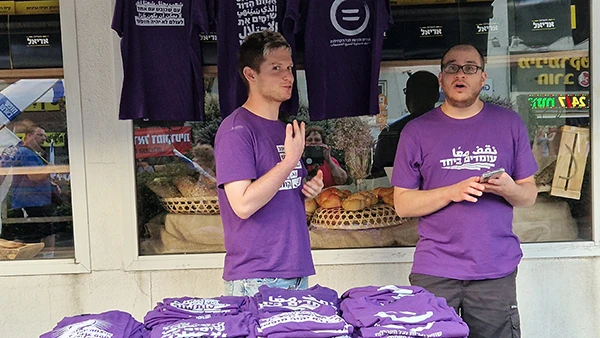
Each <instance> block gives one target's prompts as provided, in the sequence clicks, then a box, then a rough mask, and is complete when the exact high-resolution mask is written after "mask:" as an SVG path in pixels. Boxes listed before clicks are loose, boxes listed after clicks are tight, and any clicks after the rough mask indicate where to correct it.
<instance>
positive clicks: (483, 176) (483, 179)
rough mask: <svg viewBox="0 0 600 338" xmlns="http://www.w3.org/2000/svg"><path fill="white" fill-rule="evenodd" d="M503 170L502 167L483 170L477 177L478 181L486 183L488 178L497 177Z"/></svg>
mask: <svg viewBox="0 0 600 338" xmlns="http://www.w3.org/2000/svg"><path fill="white" fill-rule="evenodd" d="M503 172H504V168H500V169H496V170H492V171H488V172H485V173H483V174H481V177H480V178H479V183H486V182H487V181H489V179H490V178H499V177H500V176H502V173H503Z"/></svg>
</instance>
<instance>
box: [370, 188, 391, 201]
mask: <svg viewBox="0 0 600 338" xmlns="http://www.w3.org/2000/svg"><path fill="white" fill-rule="evenodd" d="M393 193H394V187H387V188H384V187H379V188H375V189H373V194H375V195H376V196H377V197H379V198H383V197H384V196H387V195H390V194H393Z"/></svg>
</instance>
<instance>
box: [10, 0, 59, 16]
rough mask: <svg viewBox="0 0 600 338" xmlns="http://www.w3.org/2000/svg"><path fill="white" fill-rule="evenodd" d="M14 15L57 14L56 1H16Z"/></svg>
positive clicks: (57, 6)
mask: <svg viewBox="0 0 600 338" xmlns="http://www.w3.org/2000/svg"><path fill="white" fill-rule="evenodd" d="M15 5H16V9H15V14H58V13H59V12H60V6H59V5H58V0H43V1H16V2H15Z"/></svg>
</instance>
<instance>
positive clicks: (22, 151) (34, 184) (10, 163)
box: [1, 124, 60, 252]
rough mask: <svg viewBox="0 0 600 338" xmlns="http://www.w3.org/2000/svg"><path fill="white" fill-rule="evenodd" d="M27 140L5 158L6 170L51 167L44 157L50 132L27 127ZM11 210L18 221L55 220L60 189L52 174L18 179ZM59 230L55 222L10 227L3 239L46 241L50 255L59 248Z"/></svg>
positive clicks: (3, 157)
mask: <svg viewBox="0 0 600 338" xmlns="http://www.w3.org/2000/svg"><path fill="white" fill-rule="evenodd" d="M24 133H25V138H24V140H23V142H20V143H19V144H18V145H17V146H16V147H9V148H7V149H6V150H5V151H4V152H3V154H2V159H1V162H2V166H3V167H36V166H44V165H47V164H48V161H46V159H45V158H44V157H43V156H42V155H43V154H44V150H43V148H42V145H43V144H44V143H45V142H46V131H45V130H44V129H43V128H41V127H40V126H38V125H35V124H26V126H25V130H24ZM11 192H12V194H11V207H12V209H13V211H14V213H15V214H16V216H18V217H51V216H55V215H56V207H57V205H55V204H53V203H52V193H53V192H56V193H57V194H59V193H60V189H59V188H58V186H57V185H56V184H53V182H52V181H51V180H50V175H49V174H25V175H14V177H13V182H12V185H11ZM55 232H56V229H55V225H54V224H53V223H51V222H43V223H42V222H40V223H28V224H26V225H23V224H6V225H4V229H3V234H2V237H4V238H6V239H16V240H21V241H24V242H39V241H43V242H44V244H45V246H46V248H47V250H49V251H50V252H51V251H52V250H53V249H54V246H55V244H56V235H55Z"/></svg>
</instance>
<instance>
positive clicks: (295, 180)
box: [277, 146, 302, 191]
mask: <svg viewBox="0 0 600 338" xmlns="http://www.w3.org/2000/svg"><path fill="white" fill-rule="evenodd" d="M277 152H278V153H279V158H280V159H282V160H283V159H284V158H285V147H284V146H277ZM301 169H302V163H301V162H300V161H298V164H296V167H295V168H294V170H292V172H291V173H290V175H289V176H288V177H287V178H286V179H285V181H283V184H282V185H281V188H279V190H280V191H281V190H294V189H297V188H299V187H300V185H302V176H300V170H301Z"/></svg>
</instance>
